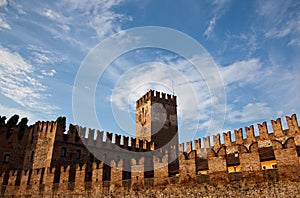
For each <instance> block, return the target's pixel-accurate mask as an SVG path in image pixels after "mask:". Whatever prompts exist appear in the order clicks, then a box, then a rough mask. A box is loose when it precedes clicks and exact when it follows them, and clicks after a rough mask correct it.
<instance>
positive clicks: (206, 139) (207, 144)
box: [203, 136, 211, 149]
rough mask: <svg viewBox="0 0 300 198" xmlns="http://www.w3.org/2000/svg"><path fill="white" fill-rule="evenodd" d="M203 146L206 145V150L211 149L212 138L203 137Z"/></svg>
mask: <svg viewBox="0 0 300 198" xmlns="http://www.w3.org/2000/svg"><path fill="white" fill-rule="evenodd" d="M203 144H204V148H205V149H209V148H210V147H211V146H210V137H209V136H207V137H203Z"/></svg>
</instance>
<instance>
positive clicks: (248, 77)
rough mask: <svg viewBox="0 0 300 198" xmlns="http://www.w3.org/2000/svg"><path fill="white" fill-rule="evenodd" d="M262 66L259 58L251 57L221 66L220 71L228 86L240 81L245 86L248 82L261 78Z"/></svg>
mask: <svg viewBox="0 0 300 198" xmlns="http://www.w3.org/2000/svg"><path fill="white" fill-rule="evenodd" d="M261 67H262V65H261V63H260V61H259V60H258V59H250V60H244V61H237V62H235V63H233V64H231V65H229V66H226V67H220V71H221V74H222V77H223V81H224V83H225V85H226V86H228V85H230V84H231V83H238V84H239V85H240V86H243V85H244V84H246V83H253V82H257V81H258V80H259V79H260V77H261V75H262V72H261V71H260V70H261Z"/></svg>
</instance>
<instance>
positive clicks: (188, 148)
mask: <svg viewBox="0 0 300 198" xmlns="http://www.w3.org/2000/svg"><path fill="white" fill-rule="evenodd" d="M192 150H193V145H192V141H190V142H187V143H186V152H187V153H190V152H191V151H192Z"/></svg>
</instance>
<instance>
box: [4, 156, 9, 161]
mask: <svg viewBox="0 0 300 198" xmlns="http://www.w3.org/2000/svg"><path fill="white" fill-rule="evenodd" d="M8 161H9V154H5V156H4V163H8Z"/></svg>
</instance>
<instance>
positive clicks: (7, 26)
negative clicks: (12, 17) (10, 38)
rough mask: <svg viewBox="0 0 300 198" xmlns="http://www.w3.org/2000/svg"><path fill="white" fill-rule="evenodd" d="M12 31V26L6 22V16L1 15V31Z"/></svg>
mask: <svg viewBox="0 0 300 198" xmlns="http://www.w3.org/2000/svg"><path fill="white" fill-rule="evenodd" d="M4 29H8V30H9V29H11V27H10V25H9V24H8V23H7V22H6V20H5V18H4V16H3V15H2V14H0V30H4Z"/></svg>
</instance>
